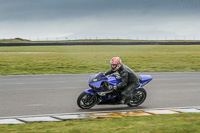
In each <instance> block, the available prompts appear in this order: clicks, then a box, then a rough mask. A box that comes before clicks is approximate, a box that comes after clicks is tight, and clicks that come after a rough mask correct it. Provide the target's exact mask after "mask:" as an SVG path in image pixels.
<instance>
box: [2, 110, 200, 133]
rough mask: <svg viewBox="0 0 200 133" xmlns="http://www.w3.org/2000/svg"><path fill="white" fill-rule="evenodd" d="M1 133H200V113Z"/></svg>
mask: <svg viewBox="0 0 200 133" xmlns="http://www.w3.org/2000/svg"><path fill="white" fill-rule="evenodd" d="M0 132H1V133H58V132H59V133H60V132H62V133H113V132H114V133H199V132H200V113H186V114H172V115H153V116H139V117H123V118H106V119H89V120H72V121H64V122H43V123H28V124H22V125H0Z"/></svg>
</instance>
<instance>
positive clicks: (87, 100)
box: [77, 92, 97, 109]
mask: <svg viewBox="0 0 200 133" xmlns="http://www.w3.org/2000/svg"><path fill="white" fill-rule="evenodd" d="M96 103H97V96H93V95H91V94H89V93H85V92H82V93H81V94H80V95H79V97H78V99H77V105H78V106H79V107H80V108H82V109H90V108H92V107H93V106H94V105H95V104H96Z"/></svg>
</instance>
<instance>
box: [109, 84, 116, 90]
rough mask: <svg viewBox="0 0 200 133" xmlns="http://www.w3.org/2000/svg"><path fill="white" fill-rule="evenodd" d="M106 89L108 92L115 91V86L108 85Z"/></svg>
mask: <svg viewBox="0 0 200 133" xmlns="http://www.w3.org/2000/svg"><path fill="white" fill-rule="evenodd" d="M108 89H109V90H116V89H117V86H113V85H109V86H108Z"/></svg>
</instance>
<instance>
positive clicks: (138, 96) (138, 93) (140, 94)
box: [127, 88, 147, 107]
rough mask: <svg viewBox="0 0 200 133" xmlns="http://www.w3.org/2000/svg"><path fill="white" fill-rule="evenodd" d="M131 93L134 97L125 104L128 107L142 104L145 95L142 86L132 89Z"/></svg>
mask: <svg viewBox="0 0 200 133" xmlns="http://www.w3.org/2000/svg"><path fill="white" fill-rule="evenodd" d="M133 95H135V97H132V98H131V99H130V101H129V103H128V104H127V105H128V106H129V107H137V106H139V105H140V104H142V103H143V102H144V100H145V99H146V97H147V92H146V90H145V89H144V88H139V89H138V90H135V91H133Z"/></svg>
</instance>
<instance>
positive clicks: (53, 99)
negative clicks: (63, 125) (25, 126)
mask: <svg viewBox="0 0 200 133" xmlns="http://www.w3.org/2000/svg"><path fill="white" fill-rule="evenodd" d="M138 74H151V75H152V76H153V80H152V81H151V82H150V83H149V84H147V85H146V86H145V89H146V91H147V94H148V96H147V99H146V101H145V102H144V103H143V104H142V105H140V106H139V107H132V108H130V107H128V106H126V105H117V106H116V105H101V106H100V105H96V106H94V107H93V108H92V109H90V110H82V109H79V107H78V106H77V104H76V100H77V97H78V95H79V94H80V93H81V92H82V91H83V90H84V89H87V88H89V87H88V79H89V77H90V75H91V74H60V75H22V76H21V75H9V76H0V117H9V116H24V115H42V114H59V113H77V112H95V111H116V110H128V109H133V110H134V109H148V108H165V107H184V106H199V105H200V96H199V94H200V72H154V73H138Z"/></svg>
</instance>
